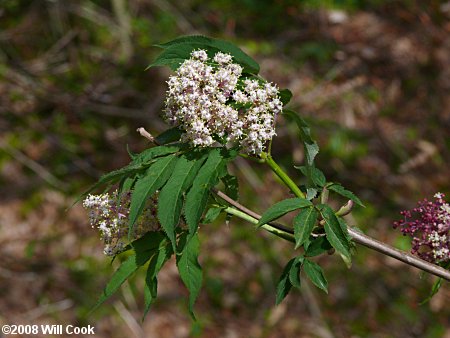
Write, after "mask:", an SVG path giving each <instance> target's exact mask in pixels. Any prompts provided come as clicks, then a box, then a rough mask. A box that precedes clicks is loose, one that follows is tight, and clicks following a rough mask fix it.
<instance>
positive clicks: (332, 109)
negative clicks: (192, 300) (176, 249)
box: [0, 0, 450, 338]
mask: <svg viewBox="0 0 450 338" xmlns="http://www.w3.org/2000/svg"><path fill="white" fill-rule="evenodd" d="M449 33H450V2H448V1H438V0H428V1H421V0H399V1H389V0H367V1H362V0H340V1H338V0H336V1H332V0H326V1H314V0H306V1H294V0H278V1H269V0H239V1H238V0H226V1H225V0H212V1H207V2H205V1H200V0H185V1H174V0H133V1H125V0H111V1H107V0H97V1H87V0H79V1H75V0H73V1H71V0H66V1H58V0H48V1H44V0H35V1H32V0H23V1H20V0H0V255H1V259H0V323H1V324H13V323H15V324H63V325H67V324H72V325H88V324H91V325H95V327H96V331H95V332H96V336H97V337H125V336H127V337H188V336H192V337H230V338H231V337H327V338H328V337H450V307H449V306H448V302H449V300H450V288H449V285H448V283H447V284H445V285H444V286H443V288H442V290H441V292H440V293H439V294H438V295H437V296H435V297H434V298H433V299H432V301H431V302H429V303H427V304H425V305H419V303H420V302H421V301H422V300H424V299H425V298H426V297H427V295H428V294H429V291H430V288H431V286H432V284H433V282H434V281H435V279H434V278H433V277H431V276H429V275H426V274H423V273H421V272H420V271H418V270H416V269H414V268H410V267H408V266H405V265H403V264H401V263H398V262H396V261H394V260H392V259H390V258H387V257H384V256H382V255H380V254H377V253H374V252H371V251H369V250H367V249H365V248H363V247H358V253H357V255H356V256H355V259H354V264H353V267H352V268H351V269H350V270H348V269H347V268H346V267H345V265H344V264H343V263H342V261H341V260H340V259H339V258H338V257H336V256H331V257H319V258H318V261H319V262H320V263H321V264H323V266H324V267H325V272H326V274H327V277H328V280H329V283H330V289H329V294H328V295H326V294H324V293H322V292H321V291H319V290H318V289H315V288H314V287H312V286H310V285H308V283H306V282H305V283H303V286H302V291H301V292H300V291H297V290H295V291H293V292H291V294H290V295H289V296H288V297H287V299H286V300H285V301H284V302H283V303H282V304H281V305H280V306H278V307H275V305H274V303H275V285H276V282H277V280H278V278H279V275H280V273H281V271H282V268H283V266H284V264H286V262H287V261H288V260H289V259H290V258H291V257H292V255H294V254H295V253H294V252H293V250H292V247H291V246H290V245H289V244H287V243H284V242H282V241H281V240H277V239H276V238H274V237H271V236H270V235H269V234H264V233H263V232H262V231H255V230H254V228H253V227H252V226H249V225H248V224H245V223H241V222H239V221H237V220H232V221H231V222H230V223H229V224H228V225H227V224H226V223H225V221H224V219H220V220H219V221H218V222H216V223H215V224H213V225H211V226H204V227H203V228H202V231H201V236H202V237H201V239H202V250H203V255H202V257H201V264H202V265H203V268H204V271H205V274H206V275H205V278H204V288H203V291H202V293H201V295H200V298H199V300H198V303H197V306H196V310H197V315H198V319H199V321H198V323H196V324H193V323H192V322H191V320H190V318H189V315H188V313H187V311H186V306H185V305H186V303H185V296H186V295H187V292H186V290H185V289H184V287H183V285H182V283H181V281H180V279H179V277H178V276H177V272H176V267H175V264H174V262H173V261H171V262H170V263H169V264H167V266H166V267H165V268H164V270H163V272H162V273H161V275H160V278H159V298H158V301H157V303H156V304H155V306H154V307H153V309H152V310H151V312H150V313H149V315H148V316H147V318H146V320H145V321H144V322H143V323H141V314H142V311H143V308H144V307H143V293H142V290H143V278H142V277H143V276H142V275H140V274H138V275H137V276H136V278H134V279H133V280H132V282H131V283H126V284H125V285H124V287H122V289H121V290H120V292H119V293H118V295H117V296H116V297H114V298H113V299H112V300H110V301H109V302H108V303H107V304H106V305H104V306H102V307H101V308H100V309H99V310H98V311H96V312H95V313H94V314H93V315H91V316H90V317H86V315H87V313H88V312H89V310H90V309H91V307H92V306H93V305H94V304H95V300H96V298H97V296H98V295H99V294H100V292H101V291H102V289H103V287H104V285H105V283H106V282H107V281H108V279H109V277H110V276H111V274H112V272H113V271H114V269H115V268H116V267H117V265H116V263H117V262H114V264H110V260H109V259H108V258H107V257H105V256H104V255H103V254H102V249H103V248H102V244H101V242H100V241H99V238H98V233H97V232H96V231H95V230H94V229H91V227H90V226H89V224H88V218H87V215H86V213H85V211H84V210H83V209H82V207H81V206H80V205H79V204H78V205H76V206H75V207H73V208H70V209H68V208H69V207H70V205H71V204H72V203H73V201H74V199H75V197H76V196H78V195H79V194H80V193H81V192H82V191H84V189H86V188H87V187H88V186H90V185H91V184H93V183H94V182H95V181H96V180H97V179H98V177H99V176H100V175H101V174H102V173H105V172H107V171H110V170H113V169H116V168H118V167H121V166H123V165H125V164H126V163H127V162H128V155H127V152H126V145H128V146H129V147H130V149H131V150H133V151H135V152H137V151H141V150H143V149H145V148H146V147H148V146H149V144H148V143H147V142H146V140H145V139H143V138H142V137H140V136H139V135H138V134H137V133H136V132H135V130H136V128H138V127H145V128H147V129H148V130H149V131H151V132H152V133H155V134H156V133H158V132H160V131H162V130H164V129H165V128H166V125H165V124H164V122H163V121H162V119H161V118H160V114H161V109H162V107H163V100H164V93H165V90H166V87H165V81H166V80H167V77H168V76H169V75H170V72H169V71H168V70H167V69H163V68H156V69H150V70H147V71H146V70H145V68H146V67H147V65H148V64H149V63H151V61H152V60H153V59H154V58H155V56H156V55H157V54H158V53H159V50H158V49H157V48H154V47H152V46H153V45H154V44H156V43H160V42H165V41H168V40H170V39H173V38H175V37H177V36H179V35H183V34H206V35H209V36H213V37H217V38H223V39H227V40H230V41H232V42H234V43H236V44H238V45H239V46H240V47H241V48H243V49H244V50H245V51H246V52H247V53H248V54H249V55H251V56H252V57H254V58H255V59H256V60H257V61H258V62H259V63H260V65H261V70H262V71H261V73H262V75H263V76H264V77H265V78H267V79H268V80H269V81H273V82H276V83H278V84H279V85H280V86H281V87H287V88H290V89H291V91H292V92H293V94H294V98H293V100H292V102H291V104H290V107H291V108H293V109H296V110H297V111H299V112H300V113H301V114H302V116H304V117H305V118H306V119H307V121H308V122H309V123H310V124H311V125H312V129H313V135H314V137H315V138H316V139H317V140H318V142H319V145H320V147H321V152H320V154H319V156H318V160H317V161H318V165H319V167H320V168H322V169H323V170H324V172H325V174H326V175H327V178H328V179H329V180H334V181H339V182H341V183H343V184H344V185H345V186H346V187H348V188H349V189H351V190H352V191H354V192H356V193H357V194H358V195H359V196H360V197H361V198H362V199H363V200H364V202H365V203H366V205H367V207H366V208H365V209H361V208H359V209H356V210H355V212H354V213H353V214H352V217H351V218H349V222H350V224H353V225H358V226H359V227H361V228H362V229H364V231H365V232H366V233H368V234H369V235H371V236H373V237H375V238H378V239H379V240H382V241H385V242H387V243H390V244H391V245H394V246H396V247H398V248H402V249H405V250H409V243H408V240H407V239H405V238H403V237H402V236H401V235H400V232H399V231H395V230H393V229H392V222H393V221H394V220H396V219H397V218H398V212H399V211H400V210H402V209H405V208H412V207H414V206H415V204H416V201H417V200H419V199H423V198H425V197H427V198H432V196H433V194H434V193H436V192H437V191H440V192H443V193H447V195H448V196H450V184H449V182H450V181H449V174H450V95H449V94H450V34H449ZM277 131H278V135H279V137H277V138H276V141H275V142H274V150H273V152H274V157H275V158H276V159H277V160H279V161H280V163H282V164H283V165H284V166H285V167H286V168H289V170H290V168H292V164H293V163H295V164H301V163H302V161H303V153H302V149H301V146H300V143H299V141H298V139H297V135H296V130H295V128H294V127H293V126H290V125H287V124H286V122H285V121H282V120H280V121H279V127H278V130H277ZM232 170H233V171H234V172H235V173H236V174H237V175H238V176H239V180H240V183H241V202H242V203H244V204H246V205H247V206H249V207H251V208H253V209H254V210H255V211H258V212H262V211H263V210H264V209H265V208H267V207H268V206H269V205H270V204H271V203H273V202H274V201H278V200H280V199H282V198H285V197H286V196H287V194H288V192H287V191H286V189H284V188H282V187H281V186H280V185H279V184H278V183H277V181H276V179H275V178H274V177H273V175H272V174H271V173H270V172H268V171H267V170H265V168H263V167H261V166H258V165H255V164H254V163H249V162H246V161H245V160H243V159H240V160H239V161H237V162H236V163H235V164H234V166H233V168H232ZM291 173H292V174H293V175H295V174H296V173H295V170H293V171H291ZM338 202H339V203H341V202H343V201H342V200H337V201H336V203H338ZM336 205H337V204H336Z"/></svg>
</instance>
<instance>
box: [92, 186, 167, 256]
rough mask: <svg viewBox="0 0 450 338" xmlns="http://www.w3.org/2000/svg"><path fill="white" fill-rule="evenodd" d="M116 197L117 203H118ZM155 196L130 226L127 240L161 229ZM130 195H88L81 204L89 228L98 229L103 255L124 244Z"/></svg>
mask: <svg viewBox="0 0 450 338" xmlns="http://www.w3.org/2000/svg"><path fill="white" fill-rule="evenodd" d="M119 198H120V201H119ZM157 198H158V196H157V194H155V195H154V196H153V197H152V198H150V199H149V200H148V202H147V205H146V207H145V209H144V211H143V213H142V215H141V216H140V217H139V218H138V220H137V222H136V224H135V225H134V227H133V234H132V236H131V239H133V240H134V239H138V238H140V237H142V236H143V235H144V234H145V233H147V232H149V231H159V230H160V229H161V227H160V224H159V221H158V218H157V216H156V213H157V208H156V205H157ZM130 200H131V192H126V193H123V194H122V196H120V197H119V195H118V193H117V191H115V192H114V193H113V194H111V195H110V194H108V193H106V194H101V195H89V196H87V197H86V199H85V200H84V201H83V207H84V208H85V209H87V210H89V221H90V223H91V225H92V227H93V228H98V229H99V230H100V236H101V239H102V240H103V242H104V244H105V248H104V250H103V252H104V253H105V255H107V256H114V255H116V254H117V253H120V252H121V251H122V250H123V249H124V248H125V246H126V245H127V243H128V215H129V207H130Z"/></svg>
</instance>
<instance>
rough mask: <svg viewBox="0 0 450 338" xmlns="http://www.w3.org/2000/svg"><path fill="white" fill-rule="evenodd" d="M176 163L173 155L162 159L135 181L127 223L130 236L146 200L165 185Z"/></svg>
mask: <svg viewBox="0 0 450 338" xmlns="http://www.w3.org/2000/svg"><path fill="white" fill-rule="evenodd" d="M176 161H177V157H176V156H175V155H169V156H166V157H162V158H160V159H158V161H156V162H155V163H154V164H153V165H152V166H151V167H150V168H148V169H147V172H146V174H145V176H143V177H141V178H139V179H138V180H137V181H136V184H135V188H134V191H133V194H132V195H131V203H130V215H129V221H128V226H129V229H130V230H129V234H130V235H131V234H132V231H131V230H132V227H133V225H134V223H136V220H137V219H138V217H139V216H140V215H141V213H142V210H143V209H144V207H145V204H146V203H147V200H148V198H149V197H151V196H152V195H153V194H154V193H155V192H156V190H158V189H160V188H161V187H162V186H163V185H164V184H165V183H166V181H167V180H168V179H169V177H170V175H171V174H172V170H173V168H174V166H175V163H176Z"/></svg>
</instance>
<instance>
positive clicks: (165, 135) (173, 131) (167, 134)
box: [155, 127, 183, 145]
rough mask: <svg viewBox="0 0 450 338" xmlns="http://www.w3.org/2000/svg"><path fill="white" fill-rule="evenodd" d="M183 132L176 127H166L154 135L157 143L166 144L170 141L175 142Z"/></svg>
mask: <svg viewBox="0 0 450 338" xmlns="http://www.w3.org/2000/svg"><path fill="white" fill-rule="evenodd" d="M182 134H183V131H181V130H180V128H178V127H173V128H170V129H167V130H166V131H164V132H162V133H161V134H159V135H158V136H156V137H155V141H156V143H157V144H161V145H164V144H168V143H172V142H177V141H179V140H180V137H181V135H182Z"/></svg>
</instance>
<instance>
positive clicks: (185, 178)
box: [158, 154, 206, 250]
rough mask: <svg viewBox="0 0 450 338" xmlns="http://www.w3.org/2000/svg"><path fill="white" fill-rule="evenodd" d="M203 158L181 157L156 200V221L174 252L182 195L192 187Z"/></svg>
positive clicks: (190, 155) (186, 155)
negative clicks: (157, 220)
mask: <svg viewBox="0 0 450 338" xmlns="http://www.w3.org/2000/svg"><path fill="white" fill-rule="evenodd" d="M205 160H206V157H205V156H202V157H200V158H199V154H185V155H183V156H181V157H180V158H179V159H178V161H177V163H176V165H175V168H174V169H173V172H172V175H171V176H170V179H169V180H168V181H167V183H166V184H165V185H164V188H162V190H161V192H160V194H159V198H158V219H159V221H160V223H161V226H162V228H163V229H164V231H165V232H166V234H167V236H168V237H169V239H170V241H171V243H172V247H173V249H174V250H175V244H176V243H175V228H176V226H177V225H178V223H179V221H180V217H181V211H182V208H183V200H184V193H185V192H186V190H187V189H188V188H189V187H190V186H191V185H192V182H193V181H194V178H195V176H196V175H197V173H198V171H199V169H200V167H201V166H202V164H203V162H204V161H205Z"/></svg>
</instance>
